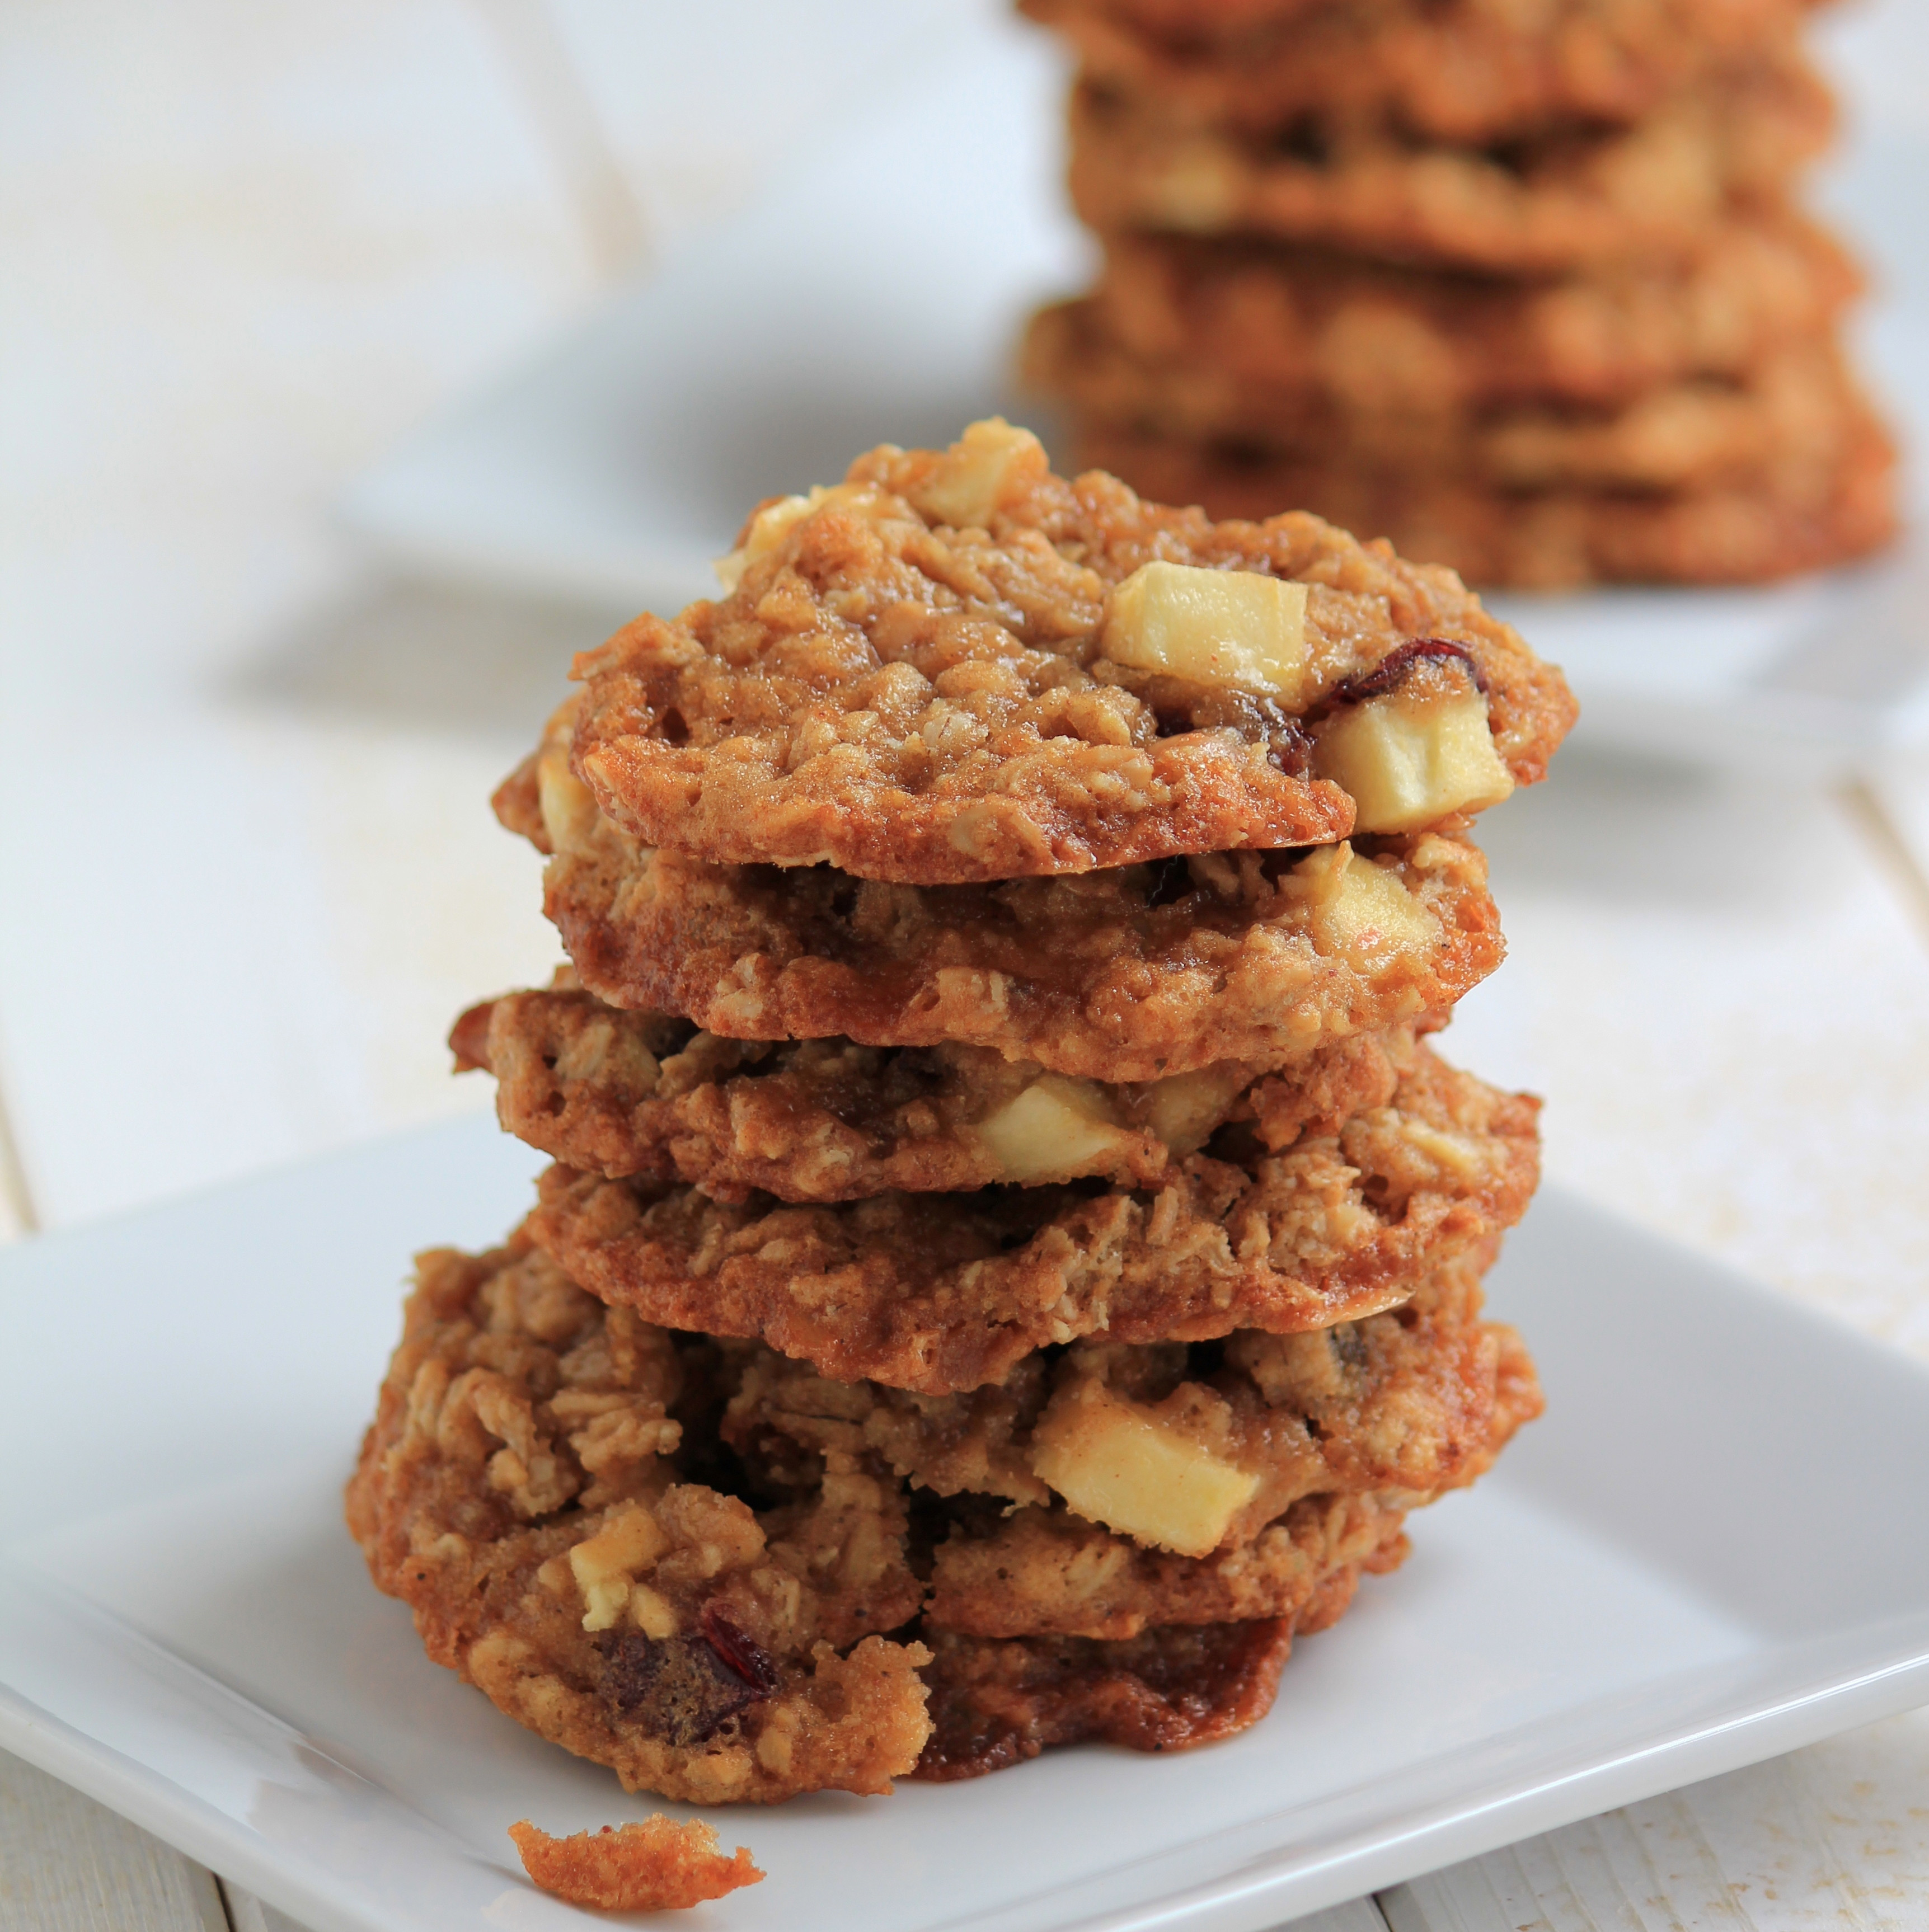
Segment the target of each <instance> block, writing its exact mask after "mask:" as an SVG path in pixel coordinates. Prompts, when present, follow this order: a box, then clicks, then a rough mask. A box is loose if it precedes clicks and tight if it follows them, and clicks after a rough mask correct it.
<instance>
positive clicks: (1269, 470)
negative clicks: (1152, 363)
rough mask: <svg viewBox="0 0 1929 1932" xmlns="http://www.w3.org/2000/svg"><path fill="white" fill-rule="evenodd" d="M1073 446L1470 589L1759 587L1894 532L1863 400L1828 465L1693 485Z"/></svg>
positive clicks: (1859, 550) (1162, 484) (1151, 441)
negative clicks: (1484, 477)
mask: <svg viewBox="0 0 1929 1932" xmlns="http://www.w3.org/2000/svg"><path fill="white" fill-rule="evenodd" d="M1082 447H1083V448H1084V449H1085V450H1086V451H1087V452H1088V453H1089V454H1090V455H1091V457H1092V458H1093V460H1095V461H1100V462H1103V463H1107V464H1108V465H1110V466H1115V467H1116V468H1118V469H1121V470H1122V471H1124V472H1125V473H1126V474H1127V475H1133V476H1136V477H1137V478H1139V481H1141V482H1142V484H1144V485H1145V487H1146V488H1147V489H1148V490H1161V491H1169V492H1170V493H1172V494H1173V495H1175V496H1190V497H1194V498H1196V499H1198V500H1199V502H1203V503H1205V504H1206V505H1208V506H1210V507H1211V508H1215V509H1216V510H1217V511H1219V512H1220V514H1223V515H1227V516H1232V515H1238V514H1241V513H1242V512H1244V513H1246V514H1254V513H1256V512H1258V511H1261V510H1262V509H1263V508H1264V506H1265V505H1268V504H1270V503H1280V502H1296V503H1297V502H1314V503H1318V504H1319V505H1322V507H1323V508H1325V509H1326V510H1327V511H1328V512H1329V513H1330V514H1332V515H1334V516H1335V517H1342V518H1343V519H1345V520H1346V521H1347V522H1349V523H1352V524H1355V526H1358V528H1360V529H1370V530H1384V531H1385V532H1388V534H1389V535H1390V536H1391V538H1393V540H1394V541H1396V542H1397V543H1398V544H1399V545H1400V548H1401V549H1402V550H1403V551H1404V552H1406V553H1407V554H1409V555H1410V556H1424V557H1430V558H1432V559H1434V560H1435V561H1436V562H1439V563H1442V564H1445V565H1448V566H1450V567H1451V568H1453V569H1454V570H1456V571H1459V572H1460V573H1461V574H1463V575H1464V576H1465V577H1467V578H1468V579H1469V580H1470V581H1471V582H1473V583H1484V584H1494V585H1499V584H1511V585H1514V586H1519V587H1521V588H1523V589H1574V588H1576V587H1577V586H1581V585H1583V584H1588V583H1614V582H1624V583H1767V582H1769V581H1771V580H1773V579H1775V578H1777V577H1788V576H1793V575H1794V574H1796V573H1797V572H1799V571H1808V570H1820V569H1823V568H1827V567H1828V566H1829V565H1834V564H1840V563H1846V562H1850V561H1851V560H1852V559H1855V558H1856V557H1859V556H1866V555H1867V554H1868V553H1869V552H1870V551H1871V550H1877V549H1879V548H1880V547H1881V546H1882V544H1885V543H1886V542H1888V541H1889V539H1890V538H1891V537H1893V536H1894V534H1895V531H1896V528H1897V508H1896V475H1895V467H1896V455H1895V446H1894V443H1892V442H1891V440H1890V439H1889V437H1888V432H1887V431H1885V429H1884V428H1882V425H1881V423H1880V422H1879V420H1878V419H1877V418H1876V416H1875V414H1874V413H1873V411H1872V410H1870V409H1869V408H1868V407H1867V405H1866V404H1864V405H1861V407H1858V408H1857V409H1856V410H1855V413H1853V415H1852V416H1851V418H1850V419H1849V422H1848V423H1847V425H1846V434H1845V435H1844V437H1843V441H1842V443H1841V447H1840V449H1838V452H1836V454H1835V456H1834V457H1833V458H1832V460H1829V461H1827V462H1826V463H1821V464H1820V465H1816V466H1807V467H1803V468H1800V469H1793V473H1791V472H1792V466H1790V464H1787V463H1782V464H1780V465H1778V466H1776V469H1777V473H1776V474H1775V475H1773V476H1772V477H1771V478H1769V479H1768V480H1767V481H1741V482H1734V483H1727V484H1721V485H1720V486H1718V487H1714V488H1710V489H1706V490H1677V491H1668V490H1661V491H1639V490H1603V489H1585V488H1577V487H1560V488H1554V489H1549V490H1538V491H1516V490H1502V489H1498V488H1495V487H1491V486H1485V485H1481V484H1476V483H1471V482H1468V481H1463V480H1460V479H1456V478H1430V477H1427V476H1424V475H1423V476H1418V477H1415V476H1405V475H1397V474H1391V473H1388V472H1385V471H1361V470H1359V469H1355V468H1353V467H1352V466H1350V465H1349V464H1346V463H1342V462H1331V463H1329V462H1325V461H1315V462H1300V461H1295V460H1292V459H1291V458H1280V457H1269V456H1265V455H1253V453H1252V452H1249V451H1244V450H1228V449H1215V448H1213V447H1211V446H1202V445H1199V444H1196V443H1177V442H1172V441H1169V440H1165V439H1162V438H1158V437H1145V436H1133V435H1129V434H1124V433H1123V432H1120V431H1112V430H1106V429H1103V428H1095V429H1094V430H1092V431H1089V432H1088V434H1086V435H1085V437H1083V439H1082Z"/></svg>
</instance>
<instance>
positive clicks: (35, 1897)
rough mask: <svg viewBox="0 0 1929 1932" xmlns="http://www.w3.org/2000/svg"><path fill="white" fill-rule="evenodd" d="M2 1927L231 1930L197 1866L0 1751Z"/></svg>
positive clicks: (41, 1931)
mask: <svg viewBox="0 0 1929 1932" xmlns="http://www.w3.org/2000/svg"><path fill="white" fill-rule="evenodd" d="M0 1927H5V1932H229V1927H228V1920H227V1915H226V1913H225V1912H223V1909H222V1907H221V1898H220V1892H219V1891H218V1890H217V1888H216V1886H215V1883H214V1879H213V1878H212V1877H211V1876H210V1875H209V1873H208V1872H207V1871H206V1870H204V1869H203V1868H202V1867H201V1866H199V1865H197V1864H195V1863H194V1861H193V1860H192V1859H191V1858H184V1857H183V1856H182V1855H181V1853H180V1852H177V1851H175V1850H173V1849H172V1848H171V1847H170V1846H166V1845H163V1843H161V1842H160V1840H159V1839H158V1838H150V1837H149V1836H148V1834H147V1833H146V1832H143V1831H142V1830H140V1829H139V1828H138V1827H136V1826H133V1825H130V1824H129V1823H127V1820H125V1819H124V1818H121V1817H116V1816H115V1814H114V1813H113V1812H112V1811H108V1810H107V1808H106V1807H105V1806H104V1805H97V1804H95V1802H94V1801H93V1799H91V1798H83V1796H81V1795H80V1793H79V1792H77V1791H75V1790H72V1789H71V1788H70V1787H68V1786H67V1785H65V1784H61V1783H60V1782H59V1781H58V1780H57V1779H55V1778H49V1777H48V1776H47V1775H46V1772H43V1771H37V1770H36V1769H34V1767H33V1766H31V1765H30V1764H26V1763H22V1761H21V1760H20V1759H18V1758H17V1757H10V1756H9V1755H7V1754H6V1753H5V1752H0ZM250 1932H254V1928H252V1927H251V1928H250ZM269 1932H283V1928H281V1927H270V1928H269Z"/></svg>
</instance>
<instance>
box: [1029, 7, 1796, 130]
mask: <svg viewBox="0 0 1929 1932" xmlns="http://www.w3.org/2000/svg"><path fill="white" fill-rule="evenodd" d="M1020 10H1021V11H1022V12H1024V13H1028V14H1029V15H1030V16H1031V18H1032V19H1034V20H1037V21H1038V22H1040V23H1041V24H1042V25H1043V26H1049V27H1051V28H1055V30H1056V31H1058V32H1059V33H1061V34H1063V35H1064V37H1065V38H1066V39H1067V40H1068V41H1069V42H1070V43H1071V45H1072V46H1073V49H1074V50H1075V51H1076V52H1077V54H1078V55H1079V58H1080V61H1081V62H1082V65H1083V66H1084V68H1085V71H1086V73H1087V74H1089V75H1090V76H1091V77H1092V79H1093V80H1094V81H1095V82H1097V83H1099V84H1100V85H1101V86H1110V87H1115V88H1118V89H1123V90H1125V91H1127V92H1131V93H1133V94H1137V95H1150V96H1151V97H1153V98H1158V99H1163V100H1166V101H1171V102H1172V103H1174V104H1175V106H1177V107H1178V108H1179V109H1180V110H1181V111H1182V112H1183V113H1184V114H1185V115H1186V116H1187V118H1189V119H1191V120H1193V121H1197V122H1199V123H1201V124H1213V125H1217V126H1220V127H1227V128H1230V129H1233V130H1236V131H1238V133H1242V134H1245V135H1249V136H1258V137H1261V138H1263V137H1265V136H1268V135H1271V134H1273V133H1276V132H1277V130H1280V129H1281V128H1283V127H1291V126H1292V125H1293V124H1295V122H1296V121H1301V120H1302V119H1304V118H1306V117H1307V116H1317V117H1319V118H1320V119H1322V120H1323V121H1332V120H1340V121H1377V122H1381V123H1384V124H1390V125H1391V126H1393V127H1397V128H1399V129H1400V130H1403V131H1404V132H1406V133H1409V134H1413V135H1418V136H1421V137H1423V138H1425V139H1431V140H1436V141H1445V142H1460V143H1464V144H1466V145H1475V146H1478V145H1482V144H1484V143H1487V142H1494V141H1496V140H1505V139H1518V138H1519V137H1520V136H1523V135H1528V134H1533V133H1538V132H1540V131H1541V130H1543V129H1544V128H1546V127H1550V126H1553V125H1555V124H1559V123H1561V122H1564V121H1565V122H1574V121H1580V122H1583V123H1590V124H1596V125H1623V126H1625V125H1626V124H1628V123H1630V122H1632V121H1637V120H1640V118H1643V116H1644V115H1649V114H1651V113H1654V112H1655V110H1658V109H1659V108H1661V107H1664V105H1666V104H1667V101H1669V100H1670V98H1672V97H1673V96H1675V95H1679V93H1681V92H1682V91H1683V90H1684V89H1687V88H1690V87H1692V86H1697V85H1698V84H1700V83H1703V82H1704V81H1706V80H1707V79H1709V77H1711V76H1712V75H1713V74H1717V73H1718V72H1719V71H1720V69H1721V67H1722V66H1723V65H1724V64H1725V63H1728V62H1733V60H1734V59H1735V58H1736V56H1737V55H1742V54H1746V53H1748V52H1750V51H1751V49H1754V48H1755V47H1756V46H1759V45H1760V44H1762V43H1763V42H1771V43H1772V42H1774V41H1777V40H1785V39H1787V38H1788V37H1790V35H1791V34H1793V32H1794V31H1796V30H1797V29H1798V28H1799V25H1800V23H1801V21H1802V15H1803V13H1804V8H1803V7H1802V5H1800V4H1799V0H1541V3H1540V4H1537V5H1531V6H1528V7H1521V6H1518V5H1495V4H1493V0H1445V4H1442V5H1431V6H1427V7H1416V6H1415V5H1412V0H1310V4H1302V5H1294V6H1292V7H1277V8H1272V9H1268V10H1265V11H1263V12H1261V11H1257V10H1249V9H1246V8H1243V7H1242V8H1240V9H1237V10H1234V9H1195V8H1193V7H1187V10H1186V12H1185V16H1184V19H1183V20H1157V19H1155V18H1148V17H1147V15H1146V13H1145V12H1144V11H1142V10H1140V9H1139V8H1136V7H1133V6H1132V5H1130V4H1121V0H1020Z"/></svg>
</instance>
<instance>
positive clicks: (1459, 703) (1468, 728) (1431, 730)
mask: <svg viewBox="0 0 1929 1932" xmlns="http://www.w3.org/2000/svg"><path fill="white" fill-rule="evenodd" d="M1313 769H1314V770H1315V771H1316V772H1318V773H1319V775H1320V776H1321V777H1322V778H1331V780H1332V781H1333V782H1334V784H1337V786H1338V787H1340V790H1342V791H1343V792H1345V793H1346V794H1347V795H1348V796H1349V797H1350V798H1351V799H1352V801H1353V808H1354V819H1353V823H1354V826H1355V829H1356V830H1358V831H1361V832H1416V831H1418V829H1420V827H1421V826H1423V825H1431V824H1433V823H1435V822H1436V820H1439V819H1442V818H1445V817H1447V816H1448V814H1449V813H1451V812H1456V811H1481V810H1484V808H1486V807H1487V806H1488V805H1498V804H1499V802H1501V800H1502V799H1504V798H1505V797H1506V796H1508V793H1510V792H1511V791H1512V790H1514V776H1513V774H1512V773H1511V772H1509V771H1508V768H1507V767H1506V766H1505V765H1504V764H1503V763H1502V762H1501V759H1500V754H1499V752H1498V751H1496V750H1495V749H1494V741H1493V732H1492V731H1491V730H1489V728H1488V726H1487V699H1486V698H1485V697H1484V696H1483V695H1482V694H1481V693H1480V692H1479V691H1456V692H1452V693H1449V694H1442V693H1439V692H1438V691H1435V692H1428V691H1424V690H1417V691H1412V693H1411V694H1409V692H1408V691H1406V690H1396V691H1389V692H1388V693H1387V694H1386V695H1385V697H1373V698H1369V699H1368V700H1367V702H1366V703H1364V704H1356V705H1355V706H1352V707H1351V708H1350V709H1347V710H1344V711H1342V712H1340V713H1339V714H1338V715H1337V716H1335V717H1334V718H1332V719H1331V721H1329V722H1328V724H1326V725H1325V727H1324V728H1323V729H1322V731H1321V732H1320V733H1319V742H1318V743H1317V744H1316V746H1315V747H1314V750H1313Z"/></svg>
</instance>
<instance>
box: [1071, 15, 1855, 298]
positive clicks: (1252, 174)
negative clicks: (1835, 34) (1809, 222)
mask: <svg viewBox="0 0 1929 1932" xmlns="http://www.w3.org/2000/svg"><path fill="white" fill-rule="evenodd" d="M1071 116H1072V159H1071V174H1070V183H1071V190H1072V199H1073V205H1075V207H1076V208H1077V210H1078V212H1079V216H1080V217H1081V218H1082V220H1085V222H1086V223H1088V224H1089V225H1090V226H1092V227H1094V228H1097V229H1100V230H1101V231H1102V232H1111V231H1113V230H1117V229H1157V230H1163V231H1167V232H1172V233H1179V234H1190V235H1245V236H1272V237H1274V238H1276V239H1280V240H1284V241H1291V242H1301V243H1309V242H1310V243H1319V244H1322V245H1326V246H1329V247H1333V248H1344V249H1346V250H1347V251H1350V252H1352V253H1355V254H1363V255H1374V256H1379V257H1383V258H1385V259H1386V260H1392V261H1410V262H1432V263H1440V264H1442V265H1446V266H1461V267H1465V268H1470V269H1487V270H1494V271H1499V272H1503V273H1505V274H1509V275H1535V274H1558V273H1562V272H1568V271H1572V270H1574V269H1594V268H1598V267H1602V266H1607V265H1609V264H1610V263H1616V262H1621V261H1625V260H1629V259H1631V258H1633V257H1651V258H1652V257H1656V256H1666V255H1683V256H1688V255H1692V254H1695V253H1696V252H1697V251H1700V250H1701V249H1703V248H1706V246H1707V245H1708V242H1709V237H1710V236H1711V235H1712V233H1713V231H1714V230H1715V229H1717V228H1718V226H1721V224H1722V223H1724V222H1726V221H1727V220H1730V219H1732V218H1733V216H1734V215H1735V214H1736V213H1737V212H1738V211H1743V210H1745V209H1747V208H1749V207H1751V205H1760V204H1762V203H1763V202H1769V201H1772V200H1773V199H1776V198H1777V197H1778V196H1780V195H1781V193H1783V192H1784V190H1785V189H1786V187H1787V184H1788V182H1789V181H1790V178H1791V177H1792V176H1793V174H1794V173H1795V172H1796V169H1799V167H1800V166H1802V164H1803V163H1805V162H1807V161H1808V160H1811V159H1812V158H1813V157H1814V156H1815V155H1816V154H1818V153H1820V151H1821V150H1822V149H1823V148H1824V147H1825V146H1826V145H1827V142H1828V141H1829V136H1830V133H1831V132H1832V126H1833V110H1832V103H1831V101H1830V99H1829V93H1828V91H1827V89H1826V88H1825V87H1824V86H1823V84H1822V83H1821V81H1820V80H1819V79H1818V78H1817V77H1816V76H1815V75H1814V73H1813V72H1812V71H1811V70H1810V69H1809V68H1808V67H1807V65H1805V63H1804V62H1803V61H1802V58H1801V56H1800V54H1799V51H1798V50H1797V49H1795V48H1793V46H1784V47H1780V48H1770V49H1765V50H1764V51H1763V53H1762V54H1761V55H1760V57H1759V58H1755V59H1753V60H1751V61H1750V62H1747V63H1745V64H1742V65H1738V66H1737V67H1736V68H1733V69H1732V70H1730V71H1728V72H1727V73H1726V74H1724V76H1723V77H1721V80H1719V81H1718V82H1711V83H1709V85H1708V86H1706V88H1704V89H1701V90H1699V91H1697V92H1693V93H1691V94H1688V95H1683V96H1682V97H1680V98H1679V99H1677V100H1676V101H1673V102H1672V103H1671V104H1670V105H1669V106H1667V107H1665V108H1663V109H1661V110H1658V111H1657V112H1656V113H1655V114H1653V115H1651V116H1650V117H1649V118H1647V119H1646V120H1644V121H1640V123H1638V124H1636V125H1635V126H1634V127H1631V128H1628V129H1613V130H1605V131H1595V130H1587V131H1581V132H1573V131H1563V132H1560V133H1550V134H1548V135H1547V136H1543V137H1541V138H1538V139H1532V140H1526V141H1521V142H1511V143H1508V144H1505V145H1502V147H1500V148H1499V149H1498V150H1494V149H1481V148H1455V147H1448V146H1429V145H1425V144H1422V143H1416V142H1412V141H1411V140H1407V139H1402V138H1401V137H1400V136H1397V135H1396V134H1395V133H1393V132H1392V131H1391V130H1385V129H1379V130H1375V129H1370V128H1369V129H1364V130H1362V129H1358V128H1352V127H1343V126H1340V125H1339V124H1319V123H1318V122H1309V123H1308V124H1307V125H1306V126H1304V127H1298V128H1295V130H1292V136H1291V138H1290V139H1275V140H1272V141H1268V142H1256V141H1250V140H1241V139H1239V138H1238V137H1237V136H1234V135H1232V134H1230V133H1225V132H1223V131H1220V130H1217V129H1214V128H1212V127H1202V126H1195V125H1192V124H1188V123H1187V121H1184V119H1183V118H1181V116H1179V115H1178V114H1177V113H1175V111H1174V110H1172V107H1171V106H1170V105H1169V104H1166V103H1162V102H1157V101H1152V100H1149V99H1147V98H1144V97H1140V96H1135V95H1126V94H1124V93H1121V92H1118V91H1116V90H1110V91H1108V90H1105V89H1100V88H1099V87H1097V86H1095V85H1094V84H1093V83H1091V82H1089V81H1088V82H1086V83H1082V85H1081V86H1079V88H1078V89H1076V90H1075V92H1074V93H1073V98H1072V110H1071Z"/></svg>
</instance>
